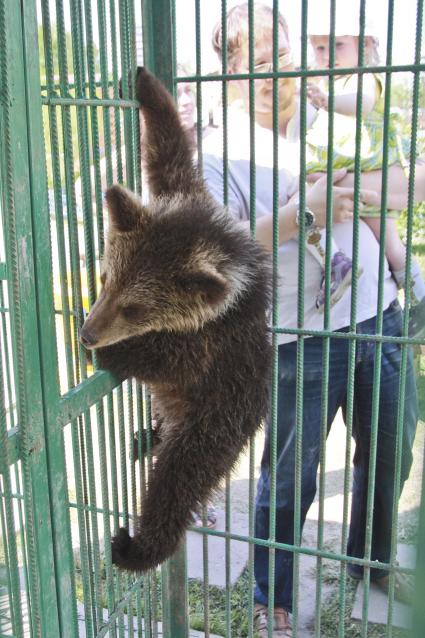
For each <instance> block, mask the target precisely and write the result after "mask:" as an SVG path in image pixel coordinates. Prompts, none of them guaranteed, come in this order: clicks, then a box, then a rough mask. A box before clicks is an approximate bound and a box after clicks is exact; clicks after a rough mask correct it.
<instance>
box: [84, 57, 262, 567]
mask: <svg viewBox="0 0 425 638" xmlns="http://www.w3.org/2000/svg"><path fill="white" fill-rule="evenodd" d="M136 95H137V99H138V101H139V102H140V107H141V110H142V114H143V116H144V119H145V125H146V149H145V151H146V152H145V161H146V165H147V166H146V169H147V172H148V178H149V186H150V193H151V195H152V199H151V202H150V204H149V206H144V205H143V204H142V202H141V200H140V199H139V197H138V196H137V195H134V194H133V193H131V192H130V191H128V190H126V189H125V188H123V187H122V186H117V185H116V186H112V188H110V189H109V190H108V191H107V193H106V201H107V206H108V210H109V234H108V238H107V244H106V249H105V260H104V266H103V274H102V277H101V282H102V288H101V291H100V294H99V298H98V299H97V301H96V303H95V304H94V306H93V307H92V309H91V311H90V314H89V316H88V317H87V320H86V322H85V323H84V325H83V327H82V329H81V341H82V343H83V344H84V345H85V346H86V347H87V348H96V351H97V361H98V363H99V365H100V366H101V367H103V368H106V369H107V370H110V371H111V372H113V373H114V374H115V375H116V376H117V377H119V378H127V377H132V376H134V377H135V378H136V379H137V380H138V381H139V382H140V383H148V384H149V385H150V387H151V389H152V392H153V394H154V396H155V404H156V409H157V411H158V413H159V414H160V417H161V421H162V427H161V443H160V444H159V446H158V448H156V462H155V465H154V468H153V470H152V474H151V476H150V478H149V484H148V490H147V493H146V496H145V497H144V499H143V501H142V504H141V510H142V511H141V516H140V518H139V519H138V520H137V523H136V524H135V529H134V536H133V537H131V536H130V535H129V533H128V531H127V530H126V529H120V530H119V532H118V535H117V536H116V537H115V538H114V539H113V541H112V560H113V562H114V563H115V564H116V565H118V566H119V567H122V568H124V569H128V570H131V571H145V570H147V569H150V568H153V567H156V566H157V565H159V564H160V563H162V562H163V561H164V560H165V559H166V558H168V557H169V556H171V555H172V554H173V553H174V552H175V550H176V549H177V547H178V545H179V543H180V542H181V541H182V539H183V537H184V534H185V531H186V529H187V527H188V526H189V525H190V523H191V519H192V512H193V511H194V510H196V509H197V507H198V506H199V504H200V503H205V502H206V501H207V499H208V498H210V497H211V495H212V492H213V490H214V489H216V488H217V487H218V486H219V484H220V482H221V480H222V479H223V477H224V476H225V475H226V473H227V472H229V470H232V468H233V467H234V465H235V463H236V461H237V459H238V456H239V453H240V452H241V450H242V449H243V447H244V446H245V445H246V443H247V442H248V439H249V437H250V436H251V435H252V434H254V432H255V431H256V430H257V428H258V427H259V426H260V424H261V421H262V419H264V417H265V416H266V413H267V409H268V402H269V384H270V369H271V343H270V332H269V330H268V327H267V310H268V308H269V304H270V297H271V291H270V288H271V270H270V260H269V256H268V254H267V253H266V252H265V251H264V250H263V249H262V248H261V247H260V245H259V244H258V243H257V242H256V241H254V240H253V239H251V238H250V237H249V235H248V232H246V231H245V229H241V228H238V227H237V226H236V225H235V224H234V222H233V221H232V220H231V219H230V217H229V216H228V215H227V214H226V212H225V211H224V210H223V209H221V208H220V207H219V206H218V205H217V204H216V203H215V201H214V200H213V199H212V198H211V196H210V195H209V193H208V191H207V190H206V187H205V185H204V183H203V180H202V178H201V177H200V176H199V175H198V173H197V170H196V168H195V167H194V165H193V160H192V153H191V148H190V144H189V141H188V139H187V137H186V135H185V132H184V130H183V129H182V126H181V124H180V121H179V116H178V113H177V110H176V107H175V105H174V102H173V100H172V98H171V96H170V94H169V93H168V92H167V90H166V89H165V87H164V86H163V85H162V84H161V83H160V82H159V81H158V80H157V79H156V78H154V77H153V76H152V75H151V74H150V73H149V72H148V71H146V70H145V69H139V71H138V75H137V80H136Z"/></svg>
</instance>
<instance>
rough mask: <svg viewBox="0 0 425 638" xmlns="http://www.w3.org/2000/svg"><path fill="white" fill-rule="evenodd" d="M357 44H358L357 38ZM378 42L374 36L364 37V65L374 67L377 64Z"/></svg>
mask: <svg viewBox="0 0 425 638" xmlns="http://www.w3.org/2000/svg"><path fill="white" fill-rule="evenodd" d="M357 40H358V42H360V38H359V36H357ZM378 46H379V40H378V38H376V37H375V36H374V35H366V36H365V39H364V59H365V62H366V64H369V65H371V66H374V65H376V64H379V53H378Z"/></svg>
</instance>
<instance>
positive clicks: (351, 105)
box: [307, 74, 378, 117]
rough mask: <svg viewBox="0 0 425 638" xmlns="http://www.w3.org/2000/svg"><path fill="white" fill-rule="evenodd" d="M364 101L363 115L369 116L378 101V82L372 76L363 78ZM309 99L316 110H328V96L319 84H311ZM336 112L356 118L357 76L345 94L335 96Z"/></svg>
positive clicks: (309, 86) (348, 85)
mask: <svg viewBox="0 0 425 638" xmlns="http://www.w3.org/2000/svg"><path fill="white" fill-rule="evenodd" d="M363 78H364V79H363V91H362V95H363V99H362V115H363V116H364V115H367V114H368V113H370V111H371V110H372V109H373V107H374V106H375V102H376V99H377V93H378V88H377V82H376V79H375V77H374V76H373V75H372V74H366V75H364V76H363ZM307 94H308V97H309V99H310V101H311V103H312V104H313V105H314V106H315V107H316V108H322V109H325V110H326V111H327V110H328V101H329V98H328V95H327V94H326V93H324V92H323V91H322V90H321V89H320V88H319V87H318V86H317V84H309V85H308V89H307ZM334 111H335V113H340V114H341V115H350V116H353V117H354V116H355V115H356V113H357V76H354V75H353V76H352V77H351V78H350V79H349V80H348V81H347V82H346V83H345V86H344V93H340V94H337V95H335V97H334Z"/></svg>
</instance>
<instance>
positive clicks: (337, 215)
mask: <svg viewBox="0 0 425 638" xmlns="http://www.w3.org/2000/svg"><path fill="white" fill-rule="evenodd" d="M346 174H347V171H346V169H344V168H342V169H339V170H336V171H334V172H333V175H332V183H333V186H332V200H333V222H334V224H340V223H343V222H346V221H349V220H350V219H352V217H353V210H354V188H351V187H344V186H338V185H337V184H338V182H339V181H340V180H342V179H343V178H344V177H345V176H346ZM327 183H328V178H327V175H326V174H325V175H321V176H320V177H318V179H317V181H316V182H315V183H314V184H313V186H311V187H310V188H309V189H308V191H307V193H306V204H307V206H308V207H309V208H311V210H312V211H313V213H314V214H315V216H316V225H317V226H319V227H320V228H323V227H324V226H325V225H326V200H327V189H328V185H327ZM379 202H380V199H379V196H378V193H377V192H376V191H373V190H367V189H362V190H360V204H359V210H360V211H361V210H362V209H363V207H364V205H365V204H368V205H371V206H379Z"/></svg>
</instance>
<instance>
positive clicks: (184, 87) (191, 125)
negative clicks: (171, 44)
mask: <svg viewBox="0 0 425 638" xmlns="http://www.w3.org/2000/svg"><path fill="white" fill-rule="evenodd" d="M177 75H178V76H179V77H185V76H188V75H192V74H191V73H190V69H189V67H188V66H186V65H185V64H181V63H179V64H178V65H177ZM176 97H177V110H178V112H179V116H180V121H181V123H182V125H183V128H184V129H185V131H186V133H187V135H188V137H189V139H190V142H191V144H192V145H193V147H194V148H195V146H196V101H195V94H194V91H193V84H192V83H191V82H177V88H176Z"/></svg>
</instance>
